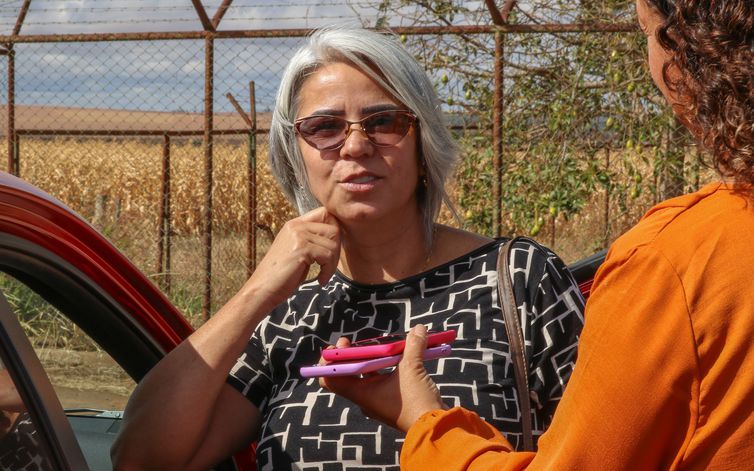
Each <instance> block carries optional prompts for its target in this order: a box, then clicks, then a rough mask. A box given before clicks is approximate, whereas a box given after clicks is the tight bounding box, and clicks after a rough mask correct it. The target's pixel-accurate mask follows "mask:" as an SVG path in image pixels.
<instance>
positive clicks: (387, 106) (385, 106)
mask: <svg viewBox="0 0 754 471" xmlns="http://www.w3.org/2000/svg"><path fill="white" fill-rule="evenodd" d="M402 109H404V108H403V107H401V106H399V105H396V104H395V103H382V104H379V105H370V106H365V107H364V108H362V109H361V113H362V115H364V116H366V115H370V114H373V113H379V112H380V111H394V110H402Z"/></svg>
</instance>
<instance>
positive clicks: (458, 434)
mask: <svg viewBox="0 0 754 471" xmlns="http://www.w3.org/2000/svg"><path fill="white" fill-rule="evenodd" d="M512 450H513V447H512V446H511V445H510V443H508V441H507V440H506V439H505V438H504V437H503V436H502V435H501V434H500V432H499V431H498V430H497V429H495V428H494V427H493V426H491V425H490V424H488V423H487V422H485V421H484V420H482V419H481V418H480V417H479V416H478V415H477V414H475V413H474V412H471V411H468V410H466V409H463V408H461V407H454V408H453V409H450V410H433V411H430V412H427V413H425V414H424V415H422V416H421V417H420V418H419V420H417V421H416V423H415V424H414V425H412V426H411V428H410V429H409V430H408V434H407V435H406V441H405V442H404V444H403V449H402V450H401V470H409V471H410V470H424V469H427V463H442V466H441V467H442V469H443V470H448V471H451V470H475V471H481V470H486V469H495V470H496V471H497V470H500V469H502V468H504V467H505V465H504V463H505V461H506V457H507V455H508V453H509V452H510V451H512Z"/></svg>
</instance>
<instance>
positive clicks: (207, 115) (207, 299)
mask: <svg viewBox="0 0 754 471" xmlns="http://www.w3.org/2000/svg"><path fill="white" fill-rule="evenodd" d="M214 48H215V41H214V35H213V34H212V33H210V32H208V33H207V34H206V37H205V40H204V178H205V187H204V211H203V214H202V216H203V220H204V221H203V222H204V302H203V304H202V316H203V317H204V320H205V321H206V320H208V319H209V316H210V310H211V309H212V186H213V185H212V151H213V146H212V144H213V141H212V124H213V121H212V117H213V111H214V108H213V100H214V94H213V91H214V90H213V89H214V76H213V74H214V56H215V49H214Z"/></svg>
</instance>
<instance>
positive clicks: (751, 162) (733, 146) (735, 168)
mask: <svg viewBox="0 0 754 471" xmlns="http://www.w3.org/2000/svg"><path fill="white" fill-rule="evenodd" d="M646 2H647V4H648V5H649V6H650V7H654V8H655V9H656V10H657V11H659V12H660V13H661V15H662V16H663V18H664V21H663V23H662V25H661V26H660V28H659V29H658V30H657V39H658V41H659V43H660V45H661V46H662V47H663V48H664V49H666V50H667V51H670V52H671V59H670V60H669V61H668V63H666V64H665V67H664V70H663V75H664V79H665V82H666V83H667V84H668V87H669V88H670V89H671V90H673V91H674V92H675V93H677V94H678V96H679V97H681V99H682V100H681V101H682V102H683V103H684V104H685V105H686V106H687V109H686V110H685V111H686V113H685V118H686V119H688V121H689V125H690V127H691V129H692V130H693V131H695V133H697V134H698V135H699V136H700V137H701V142H702V145H704V147H706V148H707V149H708V150H710V151H711V153H712V158H713V163H714V165H715V167H716V168H717V170H718V171H719V172H720V173H721V174H722V175H723V176H726V177H732V178H734V179H735V180H736V181H737V182H740V183H753V184H754V0H646ZM670 69H675V71H678V72H680V74H677V73H676V74H675V75H674V74H668V71H669V70H670ZM673 76H675V79H673V78H671V77H673Z"/></svg>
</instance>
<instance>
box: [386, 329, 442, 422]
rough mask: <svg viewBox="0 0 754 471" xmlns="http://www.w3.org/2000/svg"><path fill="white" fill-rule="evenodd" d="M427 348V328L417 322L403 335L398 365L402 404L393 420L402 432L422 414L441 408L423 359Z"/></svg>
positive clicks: (439, 398) (435, 387)
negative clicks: (404, 340) (403, 344)
mask: <svg viewBox="0 0 754 471" xmlns="http://www.w3.org/2000/svg"><path fill="white" fill-rule="evenodd" d="M426 348H427V327H426V326H424V325H421V324H419V325H416V326H414V327H413V328H412V329H411V331H410V332H409V334H408V336H407V337H406V346H405V347H404V350H403V358H402V359H401V362H400V363H399V364H398V371H397V374H398V376H399V383H400V398H401V399H402V401H403V403H404V405H403V407H402V408H401V412H400V415H399V416H398V417H397V418H396V419H395V423H396V426H397V427H398V428H399V429H400V430H403V431H404V432H405V431H407V430H408V429H409V427H411V425H413V423H414V422H416V421H417V420H418V419H419V417H421V416H422V415H423V414H424V413H426V412H429V411H431V410H435V409H444V408H445V405H444V404H443V402H442V397H441V396H440V391H439V389H438V388H437V385H436V384H435V382H434V381H432V378H431V377H430V376H429V373H427V370H426V369H424V360H423V358H422V356H423V354H424V351H425V350H426Z"/></svg>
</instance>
